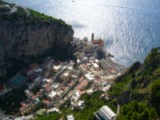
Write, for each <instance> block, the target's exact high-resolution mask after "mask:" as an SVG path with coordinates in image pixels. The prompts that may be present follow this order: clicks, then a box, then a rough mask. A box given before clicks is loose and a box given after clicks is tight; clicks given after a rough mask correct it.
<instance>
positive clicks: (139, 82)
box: [109, 48, 160, 120]
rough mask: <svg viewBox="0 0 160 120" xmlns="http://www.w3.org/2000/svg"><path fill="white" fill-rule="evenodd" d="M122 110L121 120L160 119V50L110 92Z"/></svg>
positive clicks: (154, 50)
mask: <svg viewBox="0 0 160 120" xmlns="http://www.w3.org/2000/svg"><path fill="white" fill-rule="evenodd" d="M109 94H110V97H111V98H112V99H113V100H116V101H117V103H118V104H119V105H120V106H121V109H120V114H119V115H118V117H117V120H156V119H158V118H159V116H160V50H159V49H158V48H155V49H153V50H152V51H151V52H150V53H149V55H148V56H147V58H146V59H145V61H144V64H142V65H141V64H140V63H139V62H136V63H135V64H134V65H133V66H132V67H131V68H130V69H129V70H128V72H126V73H125V74H124V75H123V76H121V77H119V78H118V79H117V80H116V82H115V84H114V85H113V86H112V88H111V89H110V91H109Z"/></svg>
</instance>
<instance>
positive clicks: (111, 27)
mask: <svg viewBox="0 0 160 120" xmlns="http://www.w3.org/2000/svg"><path fill="white" fill-rule="evenodd" d="M6 1H7V2H10V3H16V4H18V5H22V6H25V7H29V8H32V9H34V10H37V11H39V12H42V13H45V14H47V15H50V16H53V17H56V18H61V19H63V20H65V21H66V22H67V23H68V24H71V25H72V26H73V29H74V31H75V35H74V36H75V37H80V38H83V37H84V36H87V37H88V38H89V39H90V37H91V33H93V32H94V33H95V36H96V37H97V38H99V37H101V38H103V39H104V40H105V42H106V49H107V51H109V52H110V53H111V54H113V55H114V56H115V58H114V60H115V61H116V62H118V63H120V64H123V65H126V66H130V65H131V64H132V63H133V62H135V61H141V62H143V60H144V58H145V56H146V54H147V53H148V52H149V51H150V50H151V49H152V48H154V47H158V46H160V0H6Z"/></svg>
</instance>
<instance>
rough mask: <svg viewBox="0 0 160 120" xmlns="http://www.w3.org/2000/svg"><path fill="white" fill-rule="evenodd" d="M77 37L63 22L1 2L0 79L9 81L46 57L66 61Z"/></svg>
mask: <svg viewBox="0 0 160 120" xmlns="http://www.w3.org/2000/svg"><path fill="white" fill-rule="evenodd" d="M73 34H74V32H73V30H72V27H71V26H70V25H67V24H66V23H65V22H64V21H62V20H59V19H56V18H52V17H50V16H46V15H44V14H41V13H38V12H36V11H34V10H31V9H28V8H23V7H20V6H17V5H15V4H9V3H5V2H2V1H0V61H1V62H0V77H1V78H2V79H6V76H7V77H10V76H12V75H14V74H15V73H16V72H17V71H18V70H20V69H21V68H23V67H24V66H25V65H28V64H30V63H31V62H35V61H36V62H39V60H40V58H42V56H43V58H44V56H48V55H51V56H54V57H55V58H58V59H66V58H67V57H68V56H69V55H70V54H71V51H69V48H70V44H71V41H72V40H73ZM19 63H21V64H19Z"/></svg>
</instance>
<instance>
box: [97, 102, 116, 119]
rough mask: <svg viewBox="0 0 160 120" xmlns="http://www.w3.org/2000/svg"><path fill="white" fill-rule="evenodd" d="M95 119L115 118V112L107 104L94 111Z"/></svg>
mask: <svg viewBox="0 0 160 120" xmlns="http://www.w3.org/2000/svg"><path fill="white" fill-rule="evenodd" d="M94 115H95V117H96V119H97V120H115V117H116V114H115V113H114V112H113V111H112V110H111V109H110V108H109V107H108V106H107V105H105V106H103V107H101V108H100V109H99V110H98V111H97V112H96V113H94Z"/></svg>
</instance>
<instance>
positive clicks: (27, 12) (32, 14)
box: [0, 1, 72, 29]
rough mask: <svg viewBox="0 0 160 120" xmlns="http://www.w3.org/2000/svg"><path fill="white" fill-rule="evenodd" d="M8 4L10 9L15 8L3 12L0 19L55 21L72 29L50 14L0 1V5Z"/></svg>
mask: <svg viewBox="0 0 160 120" xmlns="http://www.w3.org/2000/svg"><path fill="white" fill-rule="evenodd" d="M4 4H5V5H10V6H11V9H12V8H14V7H16V8H17V10H16V11H15V12H13V13H8V14H3V15H1V17H0V20H9V21H12V22H17V21H21V22H22V21H23V22H25V21H27V22H28V23H29V22H30V23H37V22H46V23H53V22H54V23H57V25H58V26H59V27H65V28H68V29H72V27H71V25H67V24H66V23H65V22H64V21H63V20H61V19H56V18H53V17H51V16H47V15H44V14H43V13H39V12H36V11H34V10H32V9H26V8H23V7H20V6H15V5H14V4H9V3H6V2H3V1H0V5H4Z"/></svg>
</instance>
